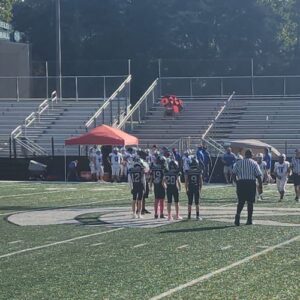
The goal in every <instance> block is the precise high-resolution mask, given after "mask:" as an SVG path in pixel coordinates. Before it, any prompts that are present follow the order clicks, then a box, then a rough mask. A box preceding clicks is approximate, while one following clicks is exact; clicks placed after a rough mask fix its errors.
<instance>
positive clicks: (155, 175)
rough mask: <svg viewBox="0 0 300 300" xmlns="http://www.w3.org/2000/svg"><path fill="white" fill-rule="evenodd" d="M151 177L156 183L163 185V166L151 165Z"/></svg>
mask: <svg viewBox="0 0 300 300" xmlns="http://www.w3.org/2000/svg"><path fill="white" fill-rule="evenodd" d="M151 177H152V182H153V184H154V185H161V184H162V181H163V178H164V170H163V169H162V167H161V166H158V165H152V166H151Z"/></svg>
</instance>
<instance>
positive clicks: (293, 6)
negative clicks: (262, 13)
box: [258, 0, 300, 55]
mask: <svg viewBox="0 0 300 300" xmlns="http://www.w3.org/2000/svg"><path fill="white" fill-rule="evenodd" d="M258 1H259V2H260V3H261V4H263V5H264V6H265V7H266V8H268V9H269V10H270V11H271V13H273V17H275V18H276V24H275V26H276V38H277V40H278V41H279V43H280V45H281V48H282V50H283V51H288V52H293V51H294V52H295V55H299V50H300V48H299V46H300V1H299V0H285V1H281V0H258ZM274 23H275V22H274Z"/></svg>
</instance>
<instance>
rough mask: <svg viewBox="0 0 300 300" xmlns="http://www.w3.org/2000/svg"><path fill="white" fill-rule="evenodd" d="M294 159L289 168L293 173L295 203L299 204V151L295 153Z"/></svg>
mask: <svg viewBox="0 0 300 300" xmlns="http://www.w3.org/2000/svg"><path fill="white" fill-rule="evenodd" d="M295 154H296V155H295V157H293V159H292V163H291V168H292V172H293V179H294V187H295V194H296V197H295V201H297V202H299V197H300V149H297V150H296V151H295Z"/></svg>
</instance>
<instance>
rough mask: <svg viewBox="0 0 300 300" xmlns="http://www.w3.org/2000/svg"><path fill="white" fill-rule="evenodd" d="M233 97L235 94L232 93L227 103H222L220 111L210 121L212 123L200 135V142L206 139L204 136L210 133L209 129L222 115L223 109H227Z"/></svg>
mask: <svg viewBox="0 0 300 300" xmlns="http://www.w3.org/2000/svg"><path fill="white" fill-rule="evenodd" d="M234 95H235V92H233V93H232V94H231V96H230V97H229V98H228V99H227V101H225V102H224V105H223V106H222V107H221V108H220V110H219V111H218V113H217V115H216V117H215V118H214V119H213V120H212V122H211V123H210V125H209V126H208V128H207V129H206V131H205V132H204V134H203V135H202V137H201V138H202V140H204V139H205V138H206V136H207V135H208V133H209V132H210V131H211V129H212V128H213V126H214V125H215V123H216V122H217V121H218V119H219V117H220V116H221V114H222V113H223V111H224V110H225V108H226V107H227V105H228V103H230V101H231V100H232V98H233V96H234Z"/></svg>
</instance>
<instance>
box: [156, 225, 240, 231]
mask: <svg viewBox="0 0 300 300" xmlns="http://www.w3.org/2000/svg"><path fill="white" fill-rule="evenodd" d="M232 227H235V226H234V225H225V226H211V227H198V228H185V229H173V230H165V231H160V232H159V233H187V232H201V231H209V230H222V229H227V228H232Z"/></svg>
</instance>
